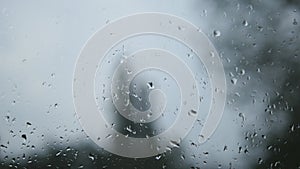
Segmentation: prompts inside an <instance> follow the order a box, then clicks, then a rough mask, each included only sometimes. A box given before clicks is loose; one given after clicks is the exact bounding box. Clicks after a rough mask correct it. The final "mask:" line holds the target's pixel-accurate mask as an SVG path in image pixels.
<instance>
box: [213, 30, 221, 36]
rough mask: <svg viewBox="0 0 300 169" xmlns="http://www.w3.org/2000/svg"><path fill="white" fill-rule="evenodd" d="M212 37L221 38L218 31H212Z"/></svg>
mask: <svg viewBox="0 0 300 169" xmlns="http://www.w3.org/2000/svg"><path fill="white" fill-rule="evenodd" d="M213 35H214V37H219V36H221V32H220V31H218V30H214V32H213Z"/></svg>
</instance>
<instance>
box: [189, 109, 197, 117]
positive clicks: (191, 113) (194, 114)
mask: <svg viewBox="0 0 300 169" xmlns="http://www.w3.org/2000/svg"><path fill="white" fill-rule="evenodd" d="M189 115H190V116H196V115H197V111H196V110H193V109H192V110H190V111H189Z"/></svg>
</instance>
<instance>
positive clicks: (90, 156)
mask: <svg viewBox="0 0 300 169" xmlns="http://www.w3.org/2000/svg"><path fill="white" fill-rule="evenodd" d="M88 157H89V159H91V160H92V161H94V160H95V156H94V155H93V154H92V153H90V154H89V156H88Z"/></svg>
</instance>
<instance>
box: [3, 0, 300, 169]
mask: <svg viewBox="0 0 300 169" xmlns="http://www.w3.org/2000/svg"><path fill="white" fill-rule="evenodd" d="M299 11H300V3H299V2H298V1H296V0H279V1H276V2H275V1H271V0H269V1H260V0H255V1H254V0H251V1H250V0H246V1H236V0H234V1H222V2H219V1H202V0H200V1H198V0H193V1H176V2H174V1H171V0H170V1H163V2H161V1H151V2H148V1H130V2H125V1H124V2H123V1H122V2H120V1H114V0H113V1H99V2H98V1H90V2H86V3H84V2H82V1H43V2H42V1H27V2H16V1H5V0H4V1H1V2H0V168H108V169H110V168H118V169H120V168H123V169H129V168H130V169H132V168H137V169H140V168H145V169H152V168H153V169H154V168H155V169H157V168H162V169H167V168H170V169H182V168H188V169H199V168H208V169H210V168H232V169H233V168H245V169H247V168H249V169H250V168H251V169H252V168H272V169H273V168H291V169H293V168H300V161H299V152H300V149H299V143H300V115H299V111H300V105H299V103H300V99H299V96H300V89H299V86H300V78H299V77H300V58H299V50H300V49H299V48H300V47H299V44H300V41H299V31H300V23H299V21H300V12H299ZM142 12H161V13H167V14H171V15H175V16H178V17H180V18H183V19H185V20H187V21H189V22H191V23H193V25H195V26H196V27H198V28H199V31H202V32H203V33H204V34H205V35H206V36H207V37H208V39H209V40H210V41H211V43H212V44H213V46H214V47H215V49H216V51H217V52H218V54H219V57H220V59H221V62H222V64H223V67H224V72H225V77H226V89H227V93H226V102H225V108H224V113H223V116H222V119H221V121H220V123H219V124H218V127H217V128H216V130H215V131H214V133H213V135H211V136H210V137H209V138H208V140H207V141H206V142H205V143H201V139H202V137H203V136H202V135H200V131H201V129H202V128H203V124H204V121H203V120H205V117H207V110H208V109H209V106H210V100H211V98H212V96H211V93H212V92H213V91H215V89H213V88H212V87H211V85H212V84H211V82H210V81H209V79H210V76H209V75H208V73H207V72H206V71H205V66H204V64H203V63H201V61H199V59H197V57H196V54H195V51H191V50H190V49H189V48H188V47H186V46H184V45H182V43H181V42H180V41H176V40H174V39H171V38H169V37H165V36H158V35H152V34H147V35H141V36H134V37H130V38H128V39H126V40H124V41H122V42H120V43H119V44H117V45H115V46H114V47H113V48H111V50H110V51H109V52H108V53H107V55H106V57H105V58H104V62H102V63H95V65H97V64H98V66H99V67H101V68H103V70H102V69H101V70H100V69H97V70H98V71H97V73H96V75H95V82H94V84H95V88H94V89H92V90H93V91H94V92H95V102H96V103H97V104H98V105H99V109H100V110H101V109H104V110H106V111H105V112H106V113H104V114H103V116H105V117H106V118H107V119H108V121H109V122H108V123H109V126H108V128H112V129H114V130H117V131H118V132H120V133H122V134H124V135H127V136H128V137H135V138H141V137H145V138H147V137H152V136H154V135H158V134H160V133H162V132H163V131H165V130H167V129H168V128H170V126H172V124H174V121H175V119H176V117H178V114H180V113H179V112H180V105H181V104H180V99H178V98H180V97H181V93H180V88H181V86H180V85H178V84H179V83H178V81H177V80H176V78H174V77H172V76H170V74H168V73H166V72H164V71H161V70H157V69H153V70H145V71H142V72H140V73H139V74H138V75H137V76H135V77H134V79H133V80H132V81H131V83H129V99H127V100H126V99H125V100H121V101H122V103H124V104H125V105H128V104H129V103H130V104H132V106H133V107H134V108H135V109H137V110H140V111H145V110H149V109H150V107H151V103H152V104H154V103H156V104H158V105H162V107H164V106H165V110H166V112H171V113H163V115H162V114H148V115H146V116H145V117H148V116H149V118H150V119H151V117H153V119H151V120H153V121H151V122H150V123H144V122H143V121H140V122H139V123H137V122H132V121H130V120H129V119H128V118H131V117H126V115H124V114H119V113H118V111H117V108H116V107H113V106H111V104H107V105H106V104H104V102H107V103H113V100H114V99H115V98H114V95H113V94H111V93H110V91H109V89H110V87H111V84H110V82H111V81H109V80H108V81H105V79H106V78H108V79H109V77H110V78H112V77H113V71H115V69H116V68H117V66H118V65H119V64H120V63H121V62H122V59H123V60H124V59H127V58H123V57H124V56H126V57H127V56H128V55H130V54H131V53H133V52H135V51H137V50H140V49H144V48H161V49H164V50H167V51H172V53H174V54H176V55H178V56H180V57H181V58H183V60H184V62H186V64H185V65H186V66H187V67H189V69H190V70H191V72H192V73H193V74H194V75H195V79H196V80H197V82H199V83H197V84H196V86H197V88H199V91H200V92H199V95H200V97H199V103H202V104H203V105H202V107H200V108H199V109H197V110H190V111H189V112H188V113H189V115H190V116H198V118H197V120H196V121H195V123H194V124H193V127H192V129H191V130H190V132H189V133H188V135H187V136H186V137H184V138H183V139H182V140H171V141H170V143H169V144H170V145H171V146H170V148H167V151H166V152H164V153H162V154H157V155H155V156H153V157H147V158H128V157H122V156H118V155H115V154H113V153H111V152H109V151H106V150H105V148H103V147H99V146H98V145H97V144H95V142H97V138H96V139H95V140H93V139H92V138H91V137H89V136H88V135H87V134H86V132H85V130H84V128H83V127H82V126H81V124H80V122H79V121H80V118H78V116H77V114H76V110H75V107H74V103H73V99H74V95H73V89H72V87H73V86H72V85H73V82H74V76H73V75H74V69H75V65H76V63H77V58H78V56H79V54H80V51H81V50H82V48H83V46H84V45H85V44H86V42H87V40H88V39H89V38H90V37H91V36H92V35H93V34H94V33H95V32H97V30H99V29H100V28H102V27H103V26H106V25H109V24H110V23H112V22H113V21H114V20H116V19H118V18H121V17H124V16H128V15H132V14H136V13H142ZM170 24H172V23H170ZM133 26H134V25H133ZM176 29H178V31H183V32H184V31H187V29H188V28H186V27H185V25H179V26H176ZM112 36H114V35H113V34H112ZM103 43H104V42H103ZM99 45H101V44H99ZM214 56H215V57H217V54H216V55H214V54H212V55H211V56H210V57H214ZM111 58H112V59H111ZM171 61H172V60H170V63H171ZM88 66H89V65H88ZM91 66H94V65H91ZM182 68H183V67H178V69H182ZM126 71H127V72H125V73H127V74H130V73H131V71H130V69H126ZM178 76H180V75H178ZM122 77H124V76H120V77H119V78H117V79H122ZM125 77H126V76H125ZM75 80H76V79H75ZM125 80H126V79H125ZM106 83H107V84H106ZM120 84H122V83H121V82H120ZM119 87H120V86H119ZM117 88H118V86H117V87H116V89H117ZM120 88H121V87H120ZM200 89H201V90H200ZM87 90H88V89H87ZM160 90H161V91H163V94H161V93H160V92H161V91H160ZM153 92H157V93H155V94H153ZM221 92H222V91H221ZM103 93H104V94H103ZM120 93H122V92H120ZM151 93H152V94H151ZM105 94H107V97H103V96H106V95H105ZM117 96H118V95H117ZM151 97H152V98H154V99H152V100H151ZM163 99H166V100H167V102H166V103H165V104H162V100H163ZM157 100H158V101H157ZM114 101H115V100H114ZM155 101H157V102H155ZM197 101H198V100H197ZM186 104H189V103H186ZM103 105H104V106H103ZM182 105H184V102H183V103H182ZM107 110H109V111H107ZM156 115H157V116H160V117H158V118H156ZM154 117H155V118H154ZM131 120H137V119H134V118H132V119H131ZM138 120H141V119H139V118H138ZM181 127H182V128H184V127H185V126H184V125H182V126H181ZM110 139H111V140H118V136H116V135H106V137H104V138H100V137H99V141H102V140H110ZM159 142H160V140H157V143H158V144H159ZM158 149H159V147H158ZM132 151H144V150H143V149H138V148H136V149H132Z"/></svg>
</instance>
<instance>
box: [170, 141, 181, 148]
mask: <svg viewBox="0 0 300 169" xmlns="http://www.w3.org/2000/svg"><path fill="white" fill-rule="evenodd" d="M170 144H171V146H173V147H176V148H179V147H180V145H179V142H177V141H175V140H171V141H170Z"/></svg>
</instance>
